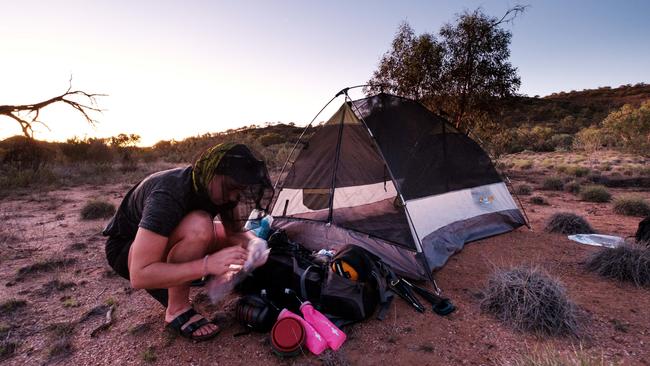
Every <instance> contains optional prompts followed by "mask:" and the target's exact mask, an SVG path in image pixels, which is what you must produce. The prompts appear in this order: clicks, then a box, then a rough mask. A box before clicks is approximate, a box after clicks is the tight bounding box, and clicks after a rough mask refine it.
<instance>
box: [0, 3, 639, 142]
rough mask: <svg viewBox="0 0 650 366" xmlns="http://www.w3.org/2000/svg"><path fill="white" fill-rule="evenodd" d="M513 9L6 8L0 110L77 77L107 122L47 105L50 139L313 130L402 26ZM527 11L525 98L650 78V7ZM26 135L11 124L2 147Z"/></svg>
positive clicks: (515, 52)
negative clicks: (266, 126)
mask: <svg viewBox="0 0 650 366" xmlns="http://www.w3.org/2000/svg"><path fill="white" fill-rule="evenodd" d="M513 4H516V2H513V1H501V0H495V1H452V0H449V1H401V2H400V1H385V2H384V1H377V0H375V1H333V0H330V1H322V2H316V1H207V0H206V1H91V0H83V1H81V0H79V1H69V0H60V1H56V2H52V1H31V0H21V1H5V0H0V5H1V8H0V9H2V10H0V45H2V51H0V65H1V67H0V105H3V104H27V103H34V102H38V101H41V100H43V99H47V98H49V97H52V96H54V95H56V94H60V93H61V92H63V91H65V89H66V88H67V85H68V78H69V77H70V75H72V76H73V87H74V88H75V89H83V90H85V91H89V92H94V93H104V94H108V95H109V96H107V97H102V98H100V99H99V100H98V102H99V105H100V107H102V108H104V109H106V111H105V112H104V113H103V114H101V115H97V116H96V117H97V119H98V120H99V121H100V124H99V125H97V126H96V127H95V128H92V127H90V126H88V125H87V124H86V123H85V122H84V120H83V119H82V118H81V116H80V115H79V114H78V113H76V112H74V111H73V110H72V109H70V108H69V107H64V106H58V107H49V108H47V109H45V110H43V112H42V114H41V120H42V121H44V122H47V123H48V124H49V126H50V128H51V129H52V131H47V130H46V129H43V128H39V129H37V132H36V138H39V139H47V140H65V139H66V138H69V137H72V136H74V135H76V136H80V137H85V136H100V137H106V136H111V135H116V134H118V133H137V134H139V135H141V136H142V144H143V145H151V144H153V143H155V142H157V141H159V140H161V139H182V138H184V137H187V136H193V135H198V134H203V133H206V132H217V131H223V130H226V129H229V128H234V127H241V126H245V125H250V124H263V123H265V122H278V121H282V122H295V123H296V124H299V125H304V124H306V123H307V122H309V121H310V120H311V119H312V118H313V117H314V115H315V113H316V112H318V110H319V109H320V108H321V107H322V106H323V105H324V103H325V102H327V101H328V100H329V99H330V98H331V97H332V96H333V95H334V94H335V93H336V92H337V91H339V90H340V89H342V88H343V87H346V86H351V85H357V84H363V83H365V82H366V81H367V80H368V79H369V78H370V76H371V74H372V72H373V70H374V69H375V68H376V66H377V64H378V61H379V59H380V57H381V55H382V54H383V53H384V52H386V51H387V50H388V48H389V46H390V42H391V40H392V38H393V36H394V34H395V31H396V29H397V26H398V25H399V23H400V22H401V21H403V20H406V21H408V22H409V23H410V24H411V26H412V27H413V28H414V29H415V31H416V32H417V33H421V32H437V31H438V29H439V28H440V26H441V25H443V24H444V23H446V22H450V21H453V20H454V18H455V14H457V13H459V12H461V11H463V10H464V9H475V8H477V7H479V6H480V7H482V8H483V9H484V11H485V12H486V13H488V14H491V15H495V16H500V15H502V14H503V12H504V11H505V10H506V9H507V8H508V7H509V6H512V5H513ZM522 4H530V5H531V7H530V8H529V9H528V10H527V11H526V13H525V14H523V15H522V16H521V17H519V18H517V19H516V21H515V23H514V24H512V25H508V26H507V28H508V29H509V30H511V31H512V32H513V39H512V45H511V50H512V56H511V62H512V64H513V65H514V66H516V67H517V68H518V69H519V74H520V76H521V79H522V86H521V89H520V91H519V92H520V93H524V94H528V95H530V96H533V95H547V94H550V93H552V92H556V91H562V90H564V91H569V90H572V89H575V90H581V89H585V88H595V87H599V86H619V85H621V84H628V83H632V84H635V83H638V82H646V83H648V82H650V22H649V21H648V16H649V14H650V2H648V1H641V0H639V1H534V0H531V1H528V2H522ZM353 96H360V93H356V94H355V95H353ZM338 105H340V103H337V104H336V106H338ZM328 112H329V113H331V112H332V110H329V111H328ZM328 112H326V113H325V114H324V115H323V116H321V118H319V120H323V119H326V118H327V117H328ZM18 133H20V129H19V128H18V125H17V123H16V122H14V121H13V120H11V119H8V118H5V117H0V138H5V137H8V136H11V135H14V134H18Z"/></svg>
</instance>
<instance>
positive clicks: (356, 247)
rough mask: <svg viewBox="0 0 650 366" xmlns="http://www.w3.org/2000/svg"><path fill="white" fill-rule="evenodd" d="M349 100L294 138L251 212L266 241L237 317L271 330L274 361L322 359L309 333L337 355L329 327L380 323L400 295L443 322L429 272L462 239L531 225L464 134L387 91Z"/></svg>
mask: <svg viewBox="0 0 650 366" xmlns="http://www.w3.org/2000/svg"><path fill="white" fill-rule="evenodd" d="M347 92H348V89H344V90H342V91H341V92H339V93H338V94H337V96H340V95H344V96H345V102H344V103H343V104H342V106H341V107H340V109H339V110H338V111H337V112H336V113H335V114H334V115H333V116H332V117H331V118H330V119H329V120H328V121H327V122H326V123H324V124H323V125H321V126H320V127H319V128H318V129H317V130H316V132H315V133H314V134H313V135H312V137H311V138H310V139H309V140H308V141H304V140H303V139H302V137H303V136H304V134H305V133H304V132H303V135H301V137H300V138H299V139H298V141H296V143H295V146H294V149H293V150H292V151H291V153H290V154H289V157H288V158H287V162H286V163H285V165H284V166H283V168H282V171H281V172H280V175H279V177H278V181H277V182H276V184H275V186H274V192H275V194H274V196H273V201H272V203H271V205H270V206H269V207H270V210H266V211H267V212H269V213H270V215H269V216H263V215H261V214H260V211H258V212H257V213H256V214H255V215H257V216H256V217H257V219H256V220H258V224H257V225H256V226H255V225H254V226H255V228H254V229H251V230H257V231H256V233H261V232H264V233H265V234H267V233H269V234H270V233H272V234H271V235H270V237H269V238H268V245H269V248H270V253H269V254H268V258H267V261H266V263H265V264H264V265H263V266H261V267H259V268H257V269H256V270H255V271H253V272H252V274H251V275H250V276H249V277H248V278H247V279H246V280H245V281H244V282H243V283H241V284H240V286H239V288H240V290H241V291H242V292H244V293H245V294H246V296H244V297H243V298H242V299H241V300H240V301H239V303H238V304H237V312H236V313H237V318H238V319H239V320H240V322H241V323H242V324H244V325H246V326H247V327H248V328H249V329H251V330H257V331H269V330H271V341H272V344H273V347H274V350H275V352H276V353H277V354H279V355H291V354H295V353H296V352H300V350H302V347H303V345H304V346H306V347H307V348H308V349H310V350H311V351H312V352H314V353H318V352H321V351H322V350H321V348H322V347H323V342H322V340H319V339H318V338H319V337H318V336H317V335H316V334H318V335H320V338H323V339H325V341H326V343H327V346H328V347H330V348H332V349H336V348H337V347H340V345H339V344H338V342H341V343H342V342H343V341H341V339H343V340H344V339H345V336H344V335H343V333H342V332H340V333H339V337H340V338H336V339H334V340H329V339H327V337H326V334H327V333H328V329H329V332H330V333H333V331H332V330H336V329H338V330H337V331H336V332H339V331H340V329H339V328H337V326H338V327H341V326H343V325H345V324H349V323H352V322H357V321H361V320H364V319H368V318H370V317H372V316H373V315H374V314H377V316H376V317H377V318H379V319H382V318H383V317H384V316H385V314H386V310H387V309H388V307H389V305H390V304H391V302H392V301H393V299H394V298H395V297H400V298H402V299H403V300H405V301H406V302H407V303H408V304H409V305H411V306H412V307H413V308H414V309H415V310H416V311H419V312H424V311H426V307H425V306H424V305H423V303H422V299H423V300H424V301H426V302H429V303H430V304H431V308H432V310H433V311H434V312H435V313H437V314H439V315H447V314H449V313H451V312H453V311H454V309H455V308H454V306H453V304H452V303H451V302H450V301H449V300H448V299H445V298H442V297H440V296H439V295H440V292H439V289H438V287H437V285H436V283H435V281H434V278H433V274H432V273H433V270H436V269H439V268H441V267H442V266H443V265H444V264H445V262H446V261H447V260H448V258H449V257H450V256H451V255H453V254H454V253H456V252H458V251H460V250H461V249H462V247H463V246H464V244H465V243H467V242H470V241H474V240H478V239H482V238H485V237H488V236H493V235H497V234H501V233H505V232H508V231H511V230H514V229H515V228H517V227H519V226H521V225H525V224H526V220H525V218H524V215H523V214H522V212H521V211H520V210H519V209H518V207H517V204H516V203H515V201H514V200H513V198H512V196H511V195H510V193H509V191H508V188H507V186H506V184H505V182H504V181H503V179H502V178H501V176H500V175H499V174H498V173H497V171H496V169H495V168H494V165H493V164H492V162H491V160H490V158H489V156H488V154H487V153H486V152H485V151H484V150H483V149H481V147H480V146H479V145H478V144H477V143H476V142H475V141H473V140H472V139H471V138H470V137H469V136H468V135H467V134H465V133H463V132H462V131H459V130H458V129H456V128H455V127H454V126H453V125H452V124H450V123H449V122H448V121H446V120H445V119H444V118H442V117H440V116H438V115H436V114H434V113H432V112H431V111H429V110H428V109H426V108H425V107H424V106H422V105H421V104H420V103H418V102H416V101H413V100H409V99H405V98H401V97H397V96H393V95H388V94H384V93H380V94H378V95H375V96H372V97H369V98H364V99H360V100H356V101H352V100H351V99H350V98H349V96H348V93H347ZM335 98H336V97H335ZM335 98H333V99H332V100H334V99H335ZM330 103H331V101H330ZM328 104H329V103H328ZM323 109H325V108H323ZM319 114H320V113H319ZM317 117H318V115H317V116H316V117H314V120H313V121H315V120H316V118H317ZM313 121H312V123H313ZM310 126H311V123H310V124H309V125H308V126H307V128H306V129H305V131H307V129H309V128H310ZM299 146H301V148H300V149H298V147H299ZM296 151H298V153H297V154H296V156H294V153H295V152H296ZM258 208H259V207H258ZM263 211H264V210H263ZM252 216H254V215H253V214H252ZM271 216H272V220H271V219H266V223H264V217H269V218H270V217H271ZM249 221H250V220H249ZM260 236H262V235H260ZM414 280H415V281H418V280H420V281H422V280H424V281H429V282H430V283H431V284H432V286H433V289H434V291H429V290H427V289H426V288H424V287H421V286H417V285H415V284H414V282H413V281H414ZM303 302H304V303H303ZM305 304H308V305H305ZM298 314H302V317H301V316H299V315H298ZM314 319H319V320H314ZM323 319H324V320H327V322H328V323H329V324H331V326H330V325H327V324H326V325H323V324H325V322H324V321H322V320H323ZM310 326H311V328H310ZM312 330H313V331H312ZM314 332H315V333H316V334H315V333H314ZM287 335H289V336H287ZM314 339H316V341H314ZM330 342H333V343H330Z"/></svg>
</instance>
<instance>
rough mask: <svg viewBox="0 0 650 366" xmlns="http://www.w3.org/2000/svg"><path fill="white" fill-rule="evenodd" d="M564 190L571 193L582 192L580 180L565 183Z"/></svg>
mask: <svg viewBox="0 0 650 366" xmlns="http://www.w3.org/2000/svg"><path fill="white" fill-rule="evenodd" d="M564 190H565V191H567V192H569V193H573V194H578V193H580V182H577V181H575V180H574V181H571V182H569V183H567V184H565V185H564Z"/></svg>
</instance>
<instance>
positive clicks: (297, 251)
mask: <svg viewBox="0 0 650 366" xmlns="http://www.w3.org/2000/svg"><path fill="white" fill-rule="evenodd" d="M268 245H269V250H270V253H268V258H267V259H266V263H265V264H264V265H262V266H260V267H259V268H257V269H256V270H254V271H253V272H252V273H250V274H249V275H248V277H247V278H246V280H245V281H244V282H242V283H241V284H240V286H239V290H240V292H242V293H244V294H246V295H245V296H243V297H241V298H240V299H239V301H238V302H237V305H236V308H235V316H236V318H237V320H238V321H239V322H240V323H241V324H242V325H244V326H246V327H247V328H248V329H250V330H251V331H259V332H268V331H269V330H270V337H271V344H272V346H273V349H274V351H275V353H276V354H278V355H280V356H291V355H296V354H299V353H301V352H303V351H302V350H303V346H304V347H305V348H307V349H308V350H309V351H311V352H312V353H313V354H316V355H318V354H320V353H322V352H323V351H325V350H326V349H328V348H331V349H332V350H337V349H338V348H340V347H341V345H342V344H343V342H344V341H345V333H344V332H343V331H341V329H340V328H339V326H343V325H347V324H350V323H353V322H357V321H361V320H364V319H368V318H370V317H372V316H373V314H375V313H377V314H378V315H377V318H379V319H383V317H384V315H385V313H386V310H387V309H388V308H389V305H390V304H391V301H392V300H393V299H394V297H395V295H398V296H399V297H400V298H402V299H404V300H406V301H407V303H409V304H410V305H411V306H413V308H415V310H417V311H419V312H425V306H424V305H422V303H421V302H420V300H419V298H418V297H421V298H422V299H424V300H426V301H428V302H430V303H431V305H432V309H433V311H434V312H436V313H437V314H439V315H448V314H449V313H451V312H453V311H454V310H455V307H454V306H453V305H452V304H451V302H450V301H449V300H448V299H445V298H442V297H440V296H438V295H437V294H434V293H433V292H431V291H428V290H427V289H425V288H423V287H420V286H416V285H414V284H412V283H411V282H410V281H408V280H406V279H404V278H402V277H400V276H399V275H397V274H395V272H394V271H392V270H391V269H390V267H389V266H388V265H387V264H385V263H383V262H382V261H381V259H380V258H378V257H376V256H374V255H372V254H371V253H369V252H368V251H366V250H365V249H363V248H361V247H358V246H354V245H350V246H347V247H344V248H343V249H342V250H341V251H340V252H338V253H334V252H332V251H318V252H313V251H310V250H308V249H306V248H305V247H304V246H302V245H301V244H299V243H296V242H294V241H292V240H291V239H290V238H289V237H288V236H287V233H286V232H285V231H284V230H276V231H274V232H273V234H272V235H271V236H270V237H269V238H268ZM378 309H379V310H378ZM299 314H302V316H301V315H299Z"/></svg>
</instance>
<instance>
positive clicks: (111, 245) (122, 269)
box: [105, 237, 169, 307]
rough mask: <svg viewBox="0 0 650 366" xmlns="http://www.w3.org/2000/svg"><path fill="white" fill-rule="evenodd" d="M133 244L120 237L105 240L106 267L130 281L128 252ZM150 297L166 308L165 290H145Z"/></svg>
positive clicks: (166, 293) (167, 297) (166, 292)
mask: <svg viewBox="0 0 650 366" xmlns="http://www.w3.org/2000/svg"><path fill="white" fill-rule="evenodd" d="M131 244H133V239H124V238H121V237H109V238H108V240H106V247H105V249H106V260H107V261H108V265H109V266H111V268H113V270H114V271H115V272H116V273H117V274H119V275H120V276H122V277H124V278H126V279H127V280H130V279H131V278H130V276H129V250H130V249H131ZM146 291H147V293H149V295H151V297H153V298H154V299H156V301H158V302H159V303H161V304H162V306H164V307H167V301H168V300H169V294H168V291H167V289H147V290H146Z"/></svg>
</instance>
